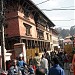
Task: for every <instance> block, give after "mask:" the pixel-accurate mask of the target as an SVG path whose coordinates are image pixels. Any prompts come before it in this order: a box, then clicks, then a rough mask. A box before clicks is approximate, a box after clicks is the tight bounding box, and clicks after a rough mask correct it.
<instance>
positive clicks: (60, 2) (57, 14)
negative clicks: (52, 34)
mask: <svg viewBox="0 0 75 75" xmlns="http://www.w3.org/2000/svg"><path fill="white" fill-rule="evenodd" d="M32 1H33V2H34V3H35V4H36V5H37V6H38V8H39V9H41V10H42V9H48V10H51V9H71V10H52V11H45V10H42V11H43V12H44V13H45V15H46V16H47V17H48V18H49V19H50V20H51V21H52V22H53V23H54V24H55V25H56V26H55V27H62V28H65V29H69V28H70V27H71V26H74V25H75V24H74V21H75V18H74V17H75V14H74V13H75V10H72V9H75V3H74V0H32ZM43 1H47V2H45V3H42V4H39V3H41V2H43Z"/></svg>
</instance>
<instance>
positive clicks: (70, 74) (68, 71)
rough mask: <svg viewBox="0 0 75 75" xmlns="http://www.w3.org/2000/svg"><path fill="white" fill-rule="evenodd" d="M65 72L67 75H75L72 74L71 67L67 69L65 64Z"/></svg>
mask: <svg viewBox="0 0 75 75" xmlns="http://www.w3.org/2000/svg"><path fill="white" fill-rule="evenodd" d="M64 70H65V75H73V72H70V68H69V65H67V68H66V64H64Z"/></svg>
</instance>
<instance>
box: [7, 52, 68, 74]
mask: <svg viewBox="0 0 75 75" xmlns="http://www.w3.org/2000/svg"><path fill="white" fill-rule="evenodd" d="M67 61H68V57H67V55H66V53H63V52H58V53H56V52H55V51H54V52H53V51H52V52H51V53H50V54H49V53H48V52H44V53H43V54H42V57H41V58H40V56H39V54H38V53H35V57H34V58H33V57H32V56H31V57H30V59H29V63H26V62H25V61H23V55H19V59H18V60H16V59H14V60H13V61H12V62H13V63H12V62H11V63H12V64H11V63H10V64H9V63H8V64H9V65H8V66H7V71H8V75H65V72H64V62H67Z"/></svg>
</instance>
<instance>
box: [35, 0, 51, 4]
mask: <svg viewBox="0 0 75 75" xmlns="http://www.w3.org/2000/svg"><path fill="white" fill-rule="evenodd" d="M48 1H50V0H46V1H43V2H41V3H38V4H36V5H40V4H43V3H46V2H48Z"/></svg>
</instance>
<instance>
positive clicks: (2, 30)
mask: <svg viewBox="0 0 75 75" xmlns="http://www.w3.org/2000/svg"><path fill="white" fill-rule="evenodd" d="M4 15H5V14H4V0H1V12H0V16H1V20H0V24H1V55H2V69H3V70H5V71H6V62H5V54H6V53H5V52H6V51H5V38H4V24H5V16H4Z"/></svg>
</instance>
